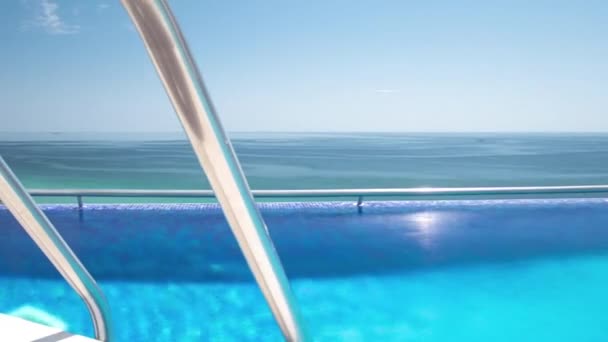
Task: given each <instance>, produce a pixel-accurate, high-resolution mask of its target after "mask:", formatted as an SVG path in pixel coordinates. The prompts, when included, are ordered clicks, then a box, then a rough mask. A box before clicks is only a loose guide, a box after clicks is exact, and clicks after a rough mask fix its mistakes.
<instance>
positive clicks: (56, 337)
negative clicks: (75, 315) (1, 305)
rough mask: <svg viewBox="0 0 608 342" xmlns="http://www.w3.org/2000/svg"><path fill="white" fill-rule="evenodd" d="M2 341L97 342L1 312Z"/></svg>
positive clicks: (0, 339) (0, 338) (0, 336)
mask: <svg viewBox="0 0 608 342" xmlns="http://www.w3.org/2000/svg"><path fill="white" fill-rule="evenodd" d="M0 341H11V342H26V341H29V342H59V341H61V342H95V341H98V340H95V339H92V338H90V337H85V336H80V335H74V334H71V333H68V332H65V331H61V330H60V329H57V328H52V327H49V326H46V325H42V324H38V323H34V322H31V321H28V320H25V319H21V318H18V317H14V316H9V315H5V314H0Z"/></svg>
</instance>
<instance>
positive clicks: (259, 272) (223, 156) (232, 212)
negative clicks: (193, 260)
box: [122, 0, 306, 341]
mask: <svg viewBox="0 0 608 342" xmlns="http://www.w3.org/2000/svg"><path fill="white" fill-rule="evenodd" d="M122 3H123V5H124V7H125V9H126V10H127V12H128V13H129V16H130V17H131V20H132V21H133V23H134V24H135V26H136V27H137V30H138V31H139V34H140V35H141V38H142V40H143V41H144V44H145V46H146V48H147V50H148V53H149V55H150V58H151V59H152V62H153V63H154V66H155V67H156V71H157V72H158V74H159V76H160V78H161V80H162V82H163V85H164V86H165V90H166V92H167V94H168V95H169V98H170V99H171V103H172V104H173V108H174V109H175V111H176V113H177V116H178V118H179V120H180V121H181V123H182V126H183V128H184V130H185V132H186V136H187V137H188V139H189V140H190V143H191V145H192V148H193V149H194V152H195V154H196V156H197V157H198V160H199V163H200V164H201V167H202V168H203V171H204V173H205V174H206V175H207V178H208V179H209V183H210V184H211V187H212V188H213V190H214V192H215V195H216V196H217V199H218V201H219V203H220V205H221V206H222V210H223V212H224V215H225V216H226V219H227V220H228V223H229V224H230V228H231V229H232V232H233V233H234V235H235V236H236V239H237V241H238V243H239V246H240V248H241V251H242V252H243V254H244V255H245V259H247V263H248V264H249V267H250V268H251V271H252V272H253V274H254V276H255V279H256V281H257V283H258V285H259V286H260V289H261V290H262V292H263V293H264V296H265V297H266V301H267V302H268V304H269V306H270V309H271V310H272V313H273V314H274V317H275V319H276V320H277V323H278V324H279V326H280V328H281V331H282V332H283V335H284V336H285V338H286V339H288V340H290V341H303V340H305V339H306V337H305V333H304V329H303V324H302V320H301V318H300V315H299V313H298V310H299V309H298V307H297V305H296V302H295V299H294V298H293V295H292V293H291V289H290V286H289V282H288V280H287V276H286V275H285V272H284V270H283V267H282V265H281V262H280V260H279V257H278V255H277V253H276V251H275V249H274V246H273V244H272V240H271V239H270V236H269V235H268V231H267V229H266V225H265V224H264V221H263V220H262V216H261V215H260V213H259V211H258V209H257V206H256V205H255V202H254V200H253V197H252V195H251V192H250V190H249V185H248V184H247V181H246V179H245V177H244V175H243V172H242V170H241V167H240V165H239V162H238V160H237V158H236V155H235V153H234V151H233V149H232V146H231V144H230V140H229V139H228V136H227V135H226V133H225V132H224V129H223V128H222V126H221V123H220V120H219V117H218V116H217V114H216V113H215V110H214V108H213V105H212V103H211V99H210V98H209V94H208V93H207V91H206V89H205V85H204V84H203V80H202V78H201V76H200V74H199V72H198V69H197V67H196V65H195V63H194V60H193V58H192V56H191V54H190V51H189V49H188V46H187V44H186V41H185V40H184V37H183V36H182V33H181V30H180V28H179V26H178V24H177V22H176V20H175V18H174V17H173V14H172V12H171V10H170V8H169V6H168V4H167V3H166V1H164V0H154V1H153V0H122ZM201 176H202V175H201Z"/></svg>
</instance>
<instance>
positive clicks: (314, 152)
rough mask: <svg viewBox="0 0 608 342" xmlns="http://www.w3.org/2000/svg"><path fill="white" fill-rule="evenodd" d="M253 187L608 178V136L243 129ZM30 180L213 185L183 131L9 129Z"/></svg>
mask: <svg viewBox="0 0 608 342" xmlns="http://www.w3.org/2000/svg"><path fill="white" fill-rule="evenodd" d="M230 136H231V138H232V140H233V145H234V148H235V151H236V152H237V155H238V157H239V160H240V162H241V164H242V167H243V170H244V172H245V174H246V176H247V179H248V181H249V184H250V186H251V188H252V189H312V188H315V189H328V188H388V187H393V188H398V187H419V186H437V187H444V186H445V187H450V186H526V185H583V184H608V134H571V133H545V134H540V133H536V134H528V133H526V134H523V133H518V134H513V133H511V134H509V133H483V134H480V133H475V134H473V133H470V134H465V133H460V134H449V133H417V134H412V133H338V134H336V133H235V134H231V135H230ZM0 155H2V156H3V157H4V159H5V160H6V162H7V163H8V164H9V166H10V167H11V168H12V169H13V171H14V172H15V173H16V174H17V176H18V177H19V178H20V179H21V181H22V182H23V183H24V184H25V186H26V187H28V188H53V189H57V188H95V189H97V188H123V189H125V188H129V189H209V184H208V182H207V180H206V179H205V177H204V176H203V175H202V173H201V171H200V168H199V166H198V163H197V161H196V158H195V156H194V153H193V151H192V149H191V147H190V145H189V144H188V142H187V141H186V140H185V138H184V137H183V136H182V135H180V134H136V133H133V134H105V135H104V134H79V135H75V134H43V135H34V134H16V133H13V134H10V135H9V134H4V135H0Z"/></svg>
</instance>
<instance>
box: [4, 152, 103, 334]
mask: <svg viewBox="0 0 608 342" xmlns="http://www.w3.org/2000/svg"><path fill="white" fill-rule="evenodd" d="M0 200H2V202H3V203H4V205H5V206H6V207H7V208H8V210H9V211H10V212H11V214H13V216H14V217H15V218H16V219H17V221H18V222H19V223H20V224H21V226H22V227H23V229H24V230H25V231H26V232H27V233H28V234H29V235H30V237H31V238H32V240H34V242H35V243H36V245H38V247H39V248H40V249H41V250H42V252H44V254H45V255H46V257H47V258H48V259H49V260H50V261H51V262H52V263H53V265H54V266H55V268H57V270H58V271H59V273H61V275H62V276H63V277H64V278H65V280H66V281H67V282H68V283H69V284H70V286H71V287H72V288H73V289H74V291H76V292H77V293H78V295H79V296H80V298H82V300H83V301H84V302H85V304H86V306H87V308H88V310H89V313H90V314H91V318H92V320H93V324H94V326H95V337H96V338H97V339H98V340H101V341H110V340H111V339H112V336H113V335H112V334H113V331H112V321H111V319H110V310H109V307H108V304H107V301H106V299H105V297H104V295H103V293H102V291H101V289H100V288H99V287H98V286H97V283H95V280H94V279H93V277H91V275H90V274H89V272H88V271H87V270H86V268H85V267H84V266H83V265H82V263H81V262H80V260H78V258H77V257H76V255H75V254H74V252H72V250H71V249H70V247H69V246H68V245H67V244H66V242H65V241H64V240H63V238H62V237H61V235H60V234H59V233H58V232H57V230H56V229H55V227H54V226H53V224H52V223H51V222H50V221H49V219H48V218H47V217H46V216H45V215H44V213H43V212H42V211H41V210H40V209H39V208H38V207H37V206H36V203H35V202H34V200H33V199H32V198H31V197H30V195H29V194H28V193H27V191H26V190H25V189H24V188H23V186H22V185H21V183H20V182H19V180H18V179H17V177H16V176H15V174H14V173H13V172H12V171H11V169H10V168H9V166H8V165H7V164H6V163H5V162H4V159H2V157H0Z"/></svg>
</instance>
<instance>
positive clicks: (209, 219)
mask: <svg viewBox="0 0 608 342" xmlns="http://www.w3.org/2000/svg"><path fill="white" fill-rule="evenodd" d="M607 208H608V200H604V199H571V200H560V199H546V200H492V201H428V202H374V203H372V202H369V203H366V205H365V207H364V210H363V213H362V214H359V213H357V210H356V207H355V206H354V204H353V203H352V202H343V203H302V204H294V203H281V204H274V203H267V204H263V205H262V213H263V215H264V217H265V219H266V221H267V223H268V226H269V230H270V233H271V235H272V237H273V239H274V241H275V243H276V246H277V250H278V252H279V254H280V256H281V258H282V260H283V263H284V265H285V268H286V270H287V273H288V275H289V277H290V279H291V282H292V286H293V289H294V291H295V294H296V296H297V298H298V301H299V303H300V304H301V307H302V311H303V314H304V317H305V320H306V323H307V325H308V328H309V329H310V331H311V332H312V335H313V336H314V338H315V340H319V341H378V340H382V341H402V340H408V341H488V340H490V341H538V340H541V341H605V340H606V336H608V328H607V327H608V325H607V324H606V323H608V313H607V311H606V307H608V296H607V295H606V294H605V284H606V282H607V281H608V228H607V227H608V210H606V209H607ZM44 210H45V212H46V213H47V214H48V215H49V217H50V218H51V220H52V221H53V222H54V223H55V224H56V226H57V227H58V229H59V230H60V231H61V232H62V234H63V235H64V237H65V239H66V240H67V241H68V242H69V243H70V244H71V245H72V246H73V249H74V250H75V251H76V252H77V254H78V255H79V256H80V257H81V259H82V261H83V263H84V264H85V265H86V266H87V267H88V268H89V270H90V271H91V273H92V274H93V275H94V276H95V277H96V278H97V279H98V280H99V283H100V285H101V286H102V288H103V290H104V291H105V293H106V295H107V297H108V300H109V301H110V305H111V308H112V314H113V320H114V322H115V325H116V328H117V333H118V338H119V340H121V341H123V340H124V341H198V340H210V341H277V340H281V335H280V332H279V331H278V329H277V328H276V325H275V324H274V321H273V319H272V316H271V314H270V312H269V310H268V309H267V308H266V305H265V303H264V301H263V298H262V296H261V294H260V293H259V290H258V289H257V287H256V285H255V284H254V283H253V282H252V278H251V275H250V274H249V271H248V270H247V267H246V265H245V263H244V261H243V258H242V256H241V255H240V252H239V250H238V248H237V246H236V243H235V242H234V239H233V238H232V236H231V233H230V232H229V229H228V227H227V225H226V223H225V221H224V220H223V218H222V215H221V213H220V211H219V210H218V208H217V206H215V205H184V204H182V205H167V204H163V205H136V204H130V205H89V206H87V207H86V208H85V210H84V211H83V212H82V213H79V212H78V210H76V209H75V208H74V207H73V206H62V205H53V206H45V207H44ZM0 227H2V230H3V238H2V240H1V241H0V291H1V292H0V293H1V294H2V296H0V311H2V312H11V311H13V310H16V309H19V308H20V307H21V308H23V307H24V306H26V307H30V308H36V309H39V310H43V311H45V312H48V313H50V314H53V315H54V316H56V317H58V318H60V319H61V320H62V321H63V322H65V324H67V328H68V329H69V330H70V331H73V332H77V333H85V334H91V332H92V329H91V323H90V321H89V318H88V314H87V312H86V310H85V308H84V305H83V304H82V303H81V302H80V299H79V298H78V297H77V296H76V295H75V294H74V293H73V292H72V291H71V290H70V289H69V288H68V287H67V286H66V285H65V284H64V282H63V281H62V280H61V279H59V278H58V276H57V274H56V272H55V271H54V270H53V269H52V267H51V266H50V264H49V263H48V261H46V260H45V259H44V257H43V256H42V255H41V253H40V252H38V251H37V250H36V249H35V247H34V246H33V243H32V242H31V241H29V239H28V238H27V236H25V233H23V232H22V231H21V229H20V228H19V227H18V226H17V224H16V222H14V220H13V219H12V218H10V217H9V215H8V213H7V212H6V210H4V209H0Z"/></svg>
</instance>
